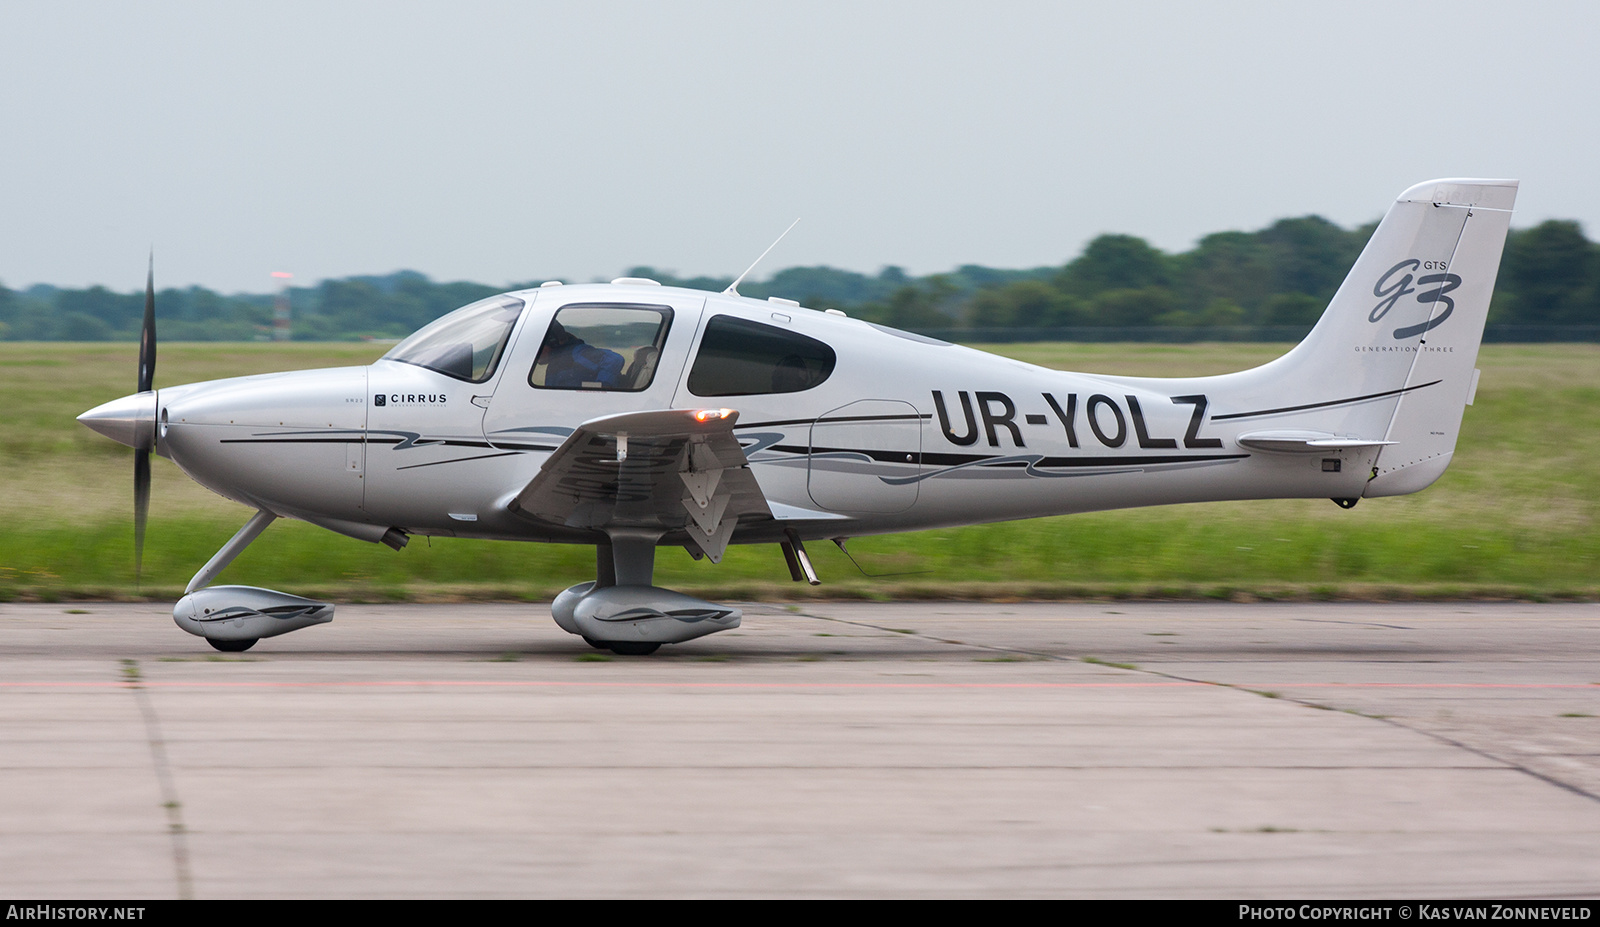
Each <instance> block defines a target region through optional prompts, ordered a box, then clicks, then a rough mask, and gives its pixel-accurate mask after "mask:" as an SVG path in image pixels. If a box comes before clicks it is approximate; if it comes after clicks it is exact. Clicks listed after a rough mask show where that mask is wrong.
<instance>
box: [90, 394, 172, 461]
mask: <svg viewBox="0 0 1600 927" xmlns="http://www.w3.org/2000/svg"><path fill="white" fill-rule="evenodd" d="M78 421H80V422H82V423H83V424H85V425H87V426H88V427H89V428H90V429H92V430H94V431H97V432H99V433H100V434H103V435H105V436H106V437H108V438H110V439H111V440H113V441H116V442H118V443H121V444H126V445H127V446H129V447H131V448H133V449H134V450H141V451H148V450H150V449H151V448H152V447H154V446H155V443H156V391H155V390H146V391H144V392H142V393H134V394H133V395H132V396H124V397H122V398H121V399H113V400H111V401H110V402H108V403H106V404H104V405H99V406H95V407H94V408H92V409H90V410H89V411H87V412H85V413H83V414H82V415H80V416H78Z"/></svg>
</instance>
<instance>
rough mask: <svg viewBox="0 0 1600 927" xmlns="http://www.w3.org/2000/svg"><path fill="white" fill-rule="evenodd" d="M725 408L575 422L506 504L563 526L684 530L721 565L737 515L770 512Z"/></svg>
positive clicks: (626, 414)
mask: <svg viewBox="0 0 1600 927" xmlns="http://www.w3.org/2000/svg"><path fill="white" fill-rule="evenodd" d="M738 419H739V413H738V412H735V411H733V410H731V409H710V410H699V411H696V410H692V409H662V410H657V411H650V412H624V413H622V414H619V415H608V416H605V417H602V418H596V419H590V420H589V421H587V422H584V423H583V424H582V425H579V426H578V428H577V430H576V431H574V432H573V433H572V434H571V435H569V436H568V437H567V439H566V441H564V442H562V444H561V446H560V447H559V448H557V449H556V450H555V452H554V453H552V454H551V455H550V457H549V459H548V460H546V461H545V462H544V466H543V467H541V468H540V470H539V474H538V475H537V476H535V477H534V478H533V479H532V480H531V481H530V482H529V483H528V485H527V486H526V487H524V488H523V490H522V491H521V492H519V493H518V494H517V495H516V497H515V498H513V499H512V500H511V502H510V508H511V511H513V512H515V513H517V514H519V515H522V516H523V517H526V518H534V519H538V520H540V521H546V522H550V523H552V524H557V525H563V526H565V527H569V528H589V529H593V530H598V531H610V530H615V529H643V530H659V531H660V532H662V533H666V532H669V531H677V530H680V529H681V530H683V531H685V532H686V533H687V534H688V536H689V540H690V541H691V542H692V543H693V544H694V545H696V546H698V547H699V548H700V552H702V553H704V554H705V555H706V556H707V557H709V558H710V559H711V562H713V563H717V562H720V561H721V560H722V554H723V551H725V550H726V549H727V546H728V540H729V538H731V537H732V536H733V529H734V527H735V526H736V525H737V524H738V521H739V519H740V518H751V517H765V518H771V517H772V510H771V508H770V507H768V505H767V499H766V496H765V495H763V494H762V492H761V487H760V486H759V485H758V484H757V483H756V480H755V477H754V476H753V475H752V474H751V473H750V462H749V460H747V459H746V458H745V456H744V450H743V449H742V448H740V447H739V442H738V441H737V440H736V439H735V438H734V436H733V426H734V423H735V422H737V421H738Z"/></svg>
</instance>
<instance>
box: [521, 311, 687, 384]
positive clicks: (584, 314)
mask: <svg viewBox="0 0 1600 927" xmlns="http://www.w3.org/2000/svg"><path fill="white" fill-rule="evenodd" d="M671 326H672V310H671V309H669V308H668V307H666V306H615V305H598V304H597V305H578V306H563V307H562V308H561V310H560V311H559V312H557V313H556V317H555V319H553V320H552V321H551V322H550V328H549V330H548V331H546V332H545V335H544V340H543V341H541V342H540V343H539V356H538V358H537V359H535V360H534V363H533V369H532V370H530V371H529V372H528V383H529V384H530V385H532V386H535V387H538V388H539V389H593V390H612V391H615V392H625V393H636V392H638V391H639V390H642V389H644V388H645V387H647V386H649V385H650V382H651V381H652V380H654V379H655V376H656V365H657V363H658V362H659V361H660V360H661V347H662V345H664V344H666V341H667V329H669V328H670V327H671Z"/></svg>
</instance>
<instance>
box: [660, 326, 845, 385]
mask: <svg viewBox="0 0 1600 927" xmlns="http://www.w3.org/2000/svg"><path fill="white" fill-rule="evenodd" d="M834 361H835V356H834V353H833V348H830V347H828V346H827V345H826V344H823V343H822V342H820V341H818V340H817V339H815V338H808V337H806V336H805V335H801V334H797V333H795V332H792V331H788V330H786V329H782V328H778V327H777V326H774V325H764V324H762V323H760V322H751V321H748V320H745V319H741V318H738V317H736V316H731V315H719V316H714V317H713V318H712V319H711V321H710V322H707V323H706V331H705V335H704V336H702V337H701V339H700V352H699V353H698V354H696V355H695V359H694V367H693V368H692V369H691V370H690V371H689V392H691V393H693V394H695V395H696V396H751V395H757V394H762V393H798V392H800V391H801V390H807V389H810V388H812V387H813V386H817V385H818V384H820V383H822V381H824V380H826V379H828V375H829V374H831V373H833V365H834Z"/></svg>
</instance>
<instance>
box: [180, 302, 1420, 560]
mask: <svg viewBox="0 0 1600 927" xmlns="http://www.w3.org/2000/svg"><path fill="white" fill-rule="evenodd" d="M514 295H515V296H517V297H519V298H521V299H523V300H525V301H526V304H527V308H526V310H525V311H523V312H522V314H521V316H520V318H519V319H518V320H517V321H516V323H515V327H514V329H513V330H512V332H511V334H510V339H509V341H508V342H507V344H506V346H505V348H504V354H503V357H502V358H501V359H500V362H499V363H498V365H497V369H496V370H495V371H494V373H493V375H492V376H491V377H489V378H487V379H486V380H485V382H481V383H474V382H467V381H464V380H462V379H459V378H455V377H452V376H449V375H447V374H445V373H441V372H438V371H436V370H432V369H428V368H426V367H423V366H417V365H414V364H411V363H403V362H397V361H391V360H380V361H378V362H376V363H374V364H372V365H370V366H368V367H351V368H338V369H329V370H313V371H302V372H294V373H280V374H269V375H265V376H255V377H242V378H238V379H231V380H219V381H214V382H209V383H197V384H191V385H187V386H180V387H172V388H167V389H163V390H161V391H160V393H159V408H160V413H159V415H160V421H159V426H158V437H157V447H156V449H157V452H158V453H160V454H161V455H163V456H166V457H169V458H170V459H172V460H173V461H174V462H176V463H177V464H178V465H179V466H180V467H182V468H183V469H184V471H185V472H187V473H188V474H189V475H191V476H192V477H193V478H194V479H196V480H197V481H199V482H200V483H202V484H204V485H206V486H208V487H210V488H211V489H213V490H215V491H217V492H219V493H221V494H223V495H225V496H228V497H230V498H233V499H236V500H238V501H240V502H243V503H246V504H248V505H251V506H254V507H257V508H261V509H265V510H269V511H273V512H275V513H277V514H280V515H285V516H290V517H297V518H302V519H305V520H308V521H312V522H314V523H318V524H322V525H324V526H325V527H329V528H332V529H333V530H336V531H342V532H344V533H348V534H352V535H355V536H358V537H367V538H368V539H376V537H377V536H379V535H381V534H382V533H383V532H384V531H385V530H387V529H389V528H391V527H398V528H400V529H402V530H404V531H407V532H411V533H420V534H426V535H456V536H461V537H483V538H506V539H544V540H571V541H579V542H592V541H593V536H592V534H590V533H588V532H575V531H566V530H563V529H560V528H552V527H551V526H549V525H541V524H537V523H534V522H532V521H530V520H527V519H524V518H521V517H518V516H517V515H514V514H512V513H511V511H510V510H509V509H508V507H507V501H508V500H509V499H510V498H511V497H513V496H514V495H515V494H516V493H517V492H518V491H519V490H520V489H521V488H522V487H524V486H525V485H527V483H528V482H529V481H530V480H532V479H533V477H534V476H535V475H536V474H537V473H538V471H539V468H540V466H541V464H542V463H543V462H544V461H545V459H546V458H547V457H548V456H549V454H550V452H552V451H553V450H555V449H556V447H557V446H558V445H559V444H560V443H561V441H562V440H563V438H564V437H565V436H566V435H567V434H570V433H571V431H572V429H574V428H575V427H576V426H578V425H579V424H580V423H582V422H585V421H588V420H591V419H595V418H598V417H602V416H606V415H612V414H616V413H619V412H626V411H634V410H642V409H669V408H700V407H727V408H732V409H736V410H737V411H738V412H739V414H740V418H739V421H738V426H737V429H736V432H735V433H736V434H737V436H738V437H739V440H740V443H741V445H743V446H744V447H745V450H746V454H747V456H748V457H749V460H750V463H751V471H752V473H753V474H754V475H755V477H756V479H757V481H758V482H759V484H760V486H761V489H762V491H763V493H764V494H765V495H766V497H767V499H768V501H769V503H770V504H771V505H772V509H773V514H774V522H769V523H763V524H753V525H749V526H743V525H741V527H740V529H739V531H738V532H736V534H735V536H734V540H735V541H736V542H754V541H768V540H774V539H775V538H776V536H777V532H781V530H782V528H783V527H792V528H794V529H796V530H797V531H798V532H799V533H800V534H801V535H802V536H804V537H807V538H817V537H837V536H844V535H859V534H870V533H879V532H886V531H898V530H907V529H915V528H924V527H934V526H940V525H951V524H964V523H972V522H985V521H1000V520H1006V519H1015V518H1029V517H1035V516H1041V515H1052V514H1062V513H1070V512H1082V511H1090V510H1098V509H1112V508H1120V507H1128V506H1140V505H1156V504H1164V503H1173V502H1194V501H1206V500H1218V499H1244V498H1267V497H1325V498H1355V497H1358V496H1360V495H1361V494H1362V490H1363V486H1364V484H1365V483H1366V482H1367V480H1368V478H1369V477H1370V476H1371V471H1372V467H1373V464H1374V460H1375V458H1376V456H1377V452H1378V448H1377V447H1375V446H1370V445H1368V446H1352V447H1342V448H1341V447H1327V448H1324V449H1321V450H1318V451H1316V452H1314V453H1309V454H1308V453H1292V452H1273V451H1269V450H1261V449H1258V448H1257V449H1252V448H1249V447H1245V446H1242V445H1241V444H1240V443H1239V442H1238V438H1239V436H1240V435H1242V434H1246V433H1249V432H1254V431H1259V430H1260V429H1261V428H1262V425H1263V421H1264V420H1265V419H1271V424H1273V425H1276V426H1280V427H1285V426H1286V427H1293V426H1294V425H1295V424H1296V420H1297V418H1303V417H1304V416H1305V415H1307V414H1309V412H1300V413H1297V412H1295V411H1288V412H1272V410H1274V409H1280V408H1281V407H1282V406H1284V405H1287V404H1289V403H1285V402H1281V401H1280V397H1281V396H1282V393H1281V392H1280V391H1278V390H1275V389H1273V388H1270V387H1267V386H1265V385H1263V386H1262V387H1261V388H1251V387H1252V385H1253V384H1251V383H1250V382H1249V381H1248V379H1241V378H1245V377H1246V374H1240V375H1233V377H1231V378H1215V377H1214V378H1198V379H1189V380H1170V381H1164V380H1145V379H1133V378H1120V377H1108V376H1093V375H1084V374H1074V373H1066V372H1061V371H1055V370H1048V369H1045V368H1041V367H1037V366H1034V365H1031V364H1025V363H1021V362H1019V361H1014V360H1009V359H1006V358H1001V357H997V356H994V355H990V354H985V353H983V352H979V351H975V350H971V349H968V348H964V347H959V346H956V345H950V344H944V343H939V342H933V341H931V340H930V339H925V338H921V337H919V336H914V335H907V334H905V333H901V332H895V331H893V330H890V329H885V328H881V327H879V326H875V325H872V324H869V323H866V322H862V321H860V320H856V319H850V318H845V317H842V316H838V315H834V314H828V313H822V312H816V311H813V310H809V309H802V308H798V307H795V306H791V305H788V304H779V303H775V302H760V301H756V300H751V299H745V298H739V297H733V296H726V295H720V294H709V293H702V292H697V291H690V290H681V289H673V288H666V287H653V286H643V285H623V286H618V285H586V286H563V287H545V288H541V289H536V290H530V291H524V292H521V293H517V294H514ZM574 304H583V305H594V304H604V305H606V306H626V305H640V306H668V307H670V308H671V310H672V316H671V325H670V328H669V330H668V331H667V333H666V336H665V343H664V345H663V346H662V349H661V351H660V359H659V362H658V364H657V368H656V372H655V376H654V378H653V380H652V381H651V383H650V384H649V386H648V387H647V388H645V389H643V390H640V391H628V392H623V391H609V390H605V389H569V390H554V389H541V388H539V387H537V386H535V385H533V384H532V383H530V382H529V374H530V371H531V370H532V368H533V366H534V363H535V360H536V357H537V355H538V351H539V346H540V343H541V340H542V339H543V338H544V336H545V332H546V330H547V329H548V328H549V326H550V322H551V319H552V318H553V317H554V315H555V313H556V312H557V310H559V309H561V308H562V307H565V306H570V305H574ZM721 315H727V316H734V317H737V318H740V319H743V320H747V321H751V322H758V323H761V324H762V325H767V326H773V327H776V328H781V329H783V330H785V331H792V332H794V333H796V334H798V335H802V336H805V337H808V338H811V339H816V340H817V341H821V342H823V343H825V344H826V345H828V346H829V347H831V348H832V350H833V351H834V352H835V354H836V355H837V361H836V364H835V366H834V367H833V369H832V371H831V373H830V374H829V375H828V376H827V378H826V379H825V380H824V381H823V382H821V383H820V384H817V385H815V386H812V387H810V388H809V389H804V390H800V391H796V392H782V393H767V394H753V395H738V396H712V397H704V396H697V395H695V394H694V391H693V390H692V389H691V387H690V383H689V380H690V372H691V369H692V367H693V364H694V359H695V358H696V354H697V349H698V346H699V341H700V336H701V333H702V331H703V329H704V325H705V322H706V320H707V319H708V318H710V317H713V316H721ZM1400 360H1401V358H1400V356H1398V355H1397V357H1396V362H1397V363H1398V362H1399V361H1400ZM1262 369H1266V368H1262ZM1352 372H1354V371H1352ZM1248 373H1253V372H1247V374H1248ZM1258 379H1263V380H1265V378H1258ZM1360 379H1362V378H1360V377H1354V378H1352V382H1350V383H1348V384H1347V385H1346V387H1345V390H1344V394H1343V395H1344V397H1360V396H1362V395H1363V394H1364V391H1367V390H1366V387H1365V385H1364V384H1363V383H1361V382H1358V381H1359V380H1360ZM1217 387H1224V389H1222V390H1221V391H1219V390H1218V389H1217ZM1391 401H1392V400H1391ZM1371 404H1372V403H1371V402H1370V401H1369V402H1367V403H1360V402H1356V403H1349V404H1346V405H1345V406H1344V408H1345V413H1344V414H1343V416H1342V418H1341V414H1340V412H1339V410H1338V409H1329V408H1321V407H1319V408H1318V409H1316V410H1311V411H1315V412H1316V413H1317V416H1318V421H1317V427H1318V429H1320V430H1321V431H1324V432H1330V433H1333V434H1344V433H1349V434H1356V433H1357V432H1359V431H1360V430H1361V429H1360V427H1359V424H1358V423H1357V422H1355V419H1358V418H1360V417H1361V415H1362V414H1363V410H1364V409H1366V407H1368V406H1370V405H1371ZM1322 405H1326V404H1322ZM1268 413H1271V414H1268ZM1330 414H1331V415H1333V416H1334V418H1335V419H1339V420H1335V421H1330ZM1343 419H1350V420H1351V421H1349V422H1343V423H1344V424H1347V425H1351V426H1352V427H1345V428H1341V427H1339V425H1340V424H1341V422H1342V420H1343Z"/></svg>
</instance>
